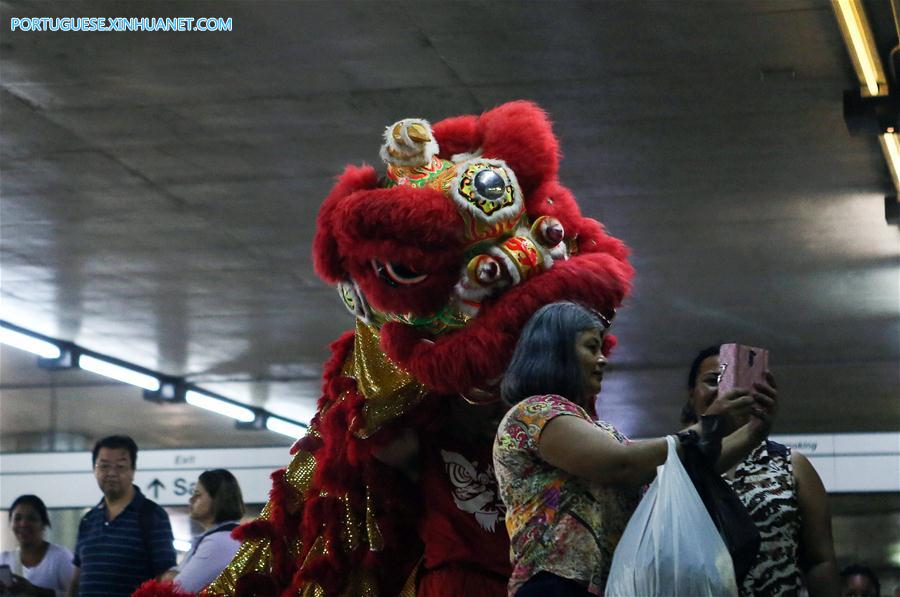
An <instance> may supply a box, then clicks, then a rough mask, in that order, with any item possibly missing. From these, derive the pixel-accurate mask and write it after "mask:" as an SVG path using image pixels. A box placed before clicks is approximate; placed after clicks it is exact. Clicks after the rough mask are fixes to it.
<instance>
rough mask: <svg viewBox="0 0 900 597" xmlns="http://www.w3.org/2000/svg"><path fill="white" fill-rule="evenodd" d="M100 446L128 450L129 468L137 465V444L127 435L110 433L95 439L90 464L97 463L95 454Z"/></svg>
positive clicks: (98, 451)
mask: <svg viewBox="0 0 900 597" xmlns="http://www.w3.org/2000/svg"><path fill="white" fill-rule="evenodd" d="M100 448H109V449H111V450H119V449H125V450H128V454H129V455H130V456H131V468H132V469H133V468H135V467H137V451H138V447H137V444H136V443H134V440H133V439H131V438H130V437H128V436H127V435H110V436H108V437H104V438H103V439H101V440H97V443H96V444H94V453H93V460H92V461H91V463H92V464H97V454H99V453H100Z"/></svg>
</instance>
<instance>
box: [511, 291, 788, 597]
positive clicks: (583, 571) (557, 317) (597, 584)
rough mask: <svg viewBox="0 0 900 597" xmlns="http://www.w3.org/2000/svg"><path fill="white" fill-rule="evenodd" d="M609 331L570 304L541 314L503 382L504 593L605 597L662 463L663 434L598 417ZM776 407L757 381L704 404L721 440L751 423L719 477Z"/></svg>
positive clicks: (698, 430)
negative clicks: (508, 565)
mask: <svg viewBox="0 0 900 597" xmlns="http://www.w3.org/2000/svg"><path fill="white" fill-rule="evenodd" d="M609 323H610V322H609V318H607V317H604V316H603V315H601V314H599V313H596V312H594V311H590V310H588V309H586V308H585V307H583V306H581V305H578V304H575V303H570V302H563V303H553V304H550V305H547V306H545V307H542V308H541V309H540V310H538V311H537V312H536V313H535V314H534V315H533V316H532V318H531V319H530V320H529V322H528V324H526V326H525V328H524V329H523V330H522V334H521V336H520V338H519V342H518V344H517V345H516V349H515V352H514V353H513V357H512V360H511V361H510V364H509V367H508V369H507V371H506V374H505V375H504V377H503V381H502V383H501V394H502V397H503V399H504V401H506V402H507V404H509V405H511V406H512V408H511V409H510V410H509V412H507V413H506V415H505V416H504V417H503V420H502V421H501V422H500V427H499V429H498V431H497V437H496V439H495V442H494V470H495V472H496V475H497V482H498V487H499V492H500V497H501V498H502V500H503V502H504V503H505V504H506V508H507V512H506V528H507V531H508V532H509V535H510V547H511V550H510V551H511V555H512V564H513V572H512V576H511V578H510V582H509V586H508V592H509V595H511V596H512V595H515V596H517V597H530V596H532V595H541V596H554V595H590V594H595V595H599V594H602V592H603V589H604V587H605V585H606V580H607V577H608V576H609V567H610V563H611V561H612V554H613V551H614V550H615V548H616V544H617V543H618V541H619V538H620V537H621V535H622V531H623V530H624V529H625V525H626V523H627V522H628V518H629V517H630V516H631V514H632V512H633V511H634V509H635V507H636V506H637V504H638V501H639V497H640V487H641V486H642V485H644V484H646V483H648V482H649V481H651V480H652V479H653V478H654V476H655V475H656V467H657V466H659V465H661V464H663V463H664V462H665V460H666V455H667V452H668V444H667V441H666V439H665V438H658V439H651V440H646V441H639V442H630V441H628V440H626V439H625V438H624V437H623V436H622V435H621V434H620V433H619V432H618V431H617V430H616V429H615V427H613V426H612V425H611V424H609V423H606V422H602V421H595V420H594V416H593V415H594V402H595V398H596V396H597V394H598V393H599V391H600V386H601V383H602V380H603V373H604V369H605V367H606V363H607V360H606V357H605V355H604V350H605V349H606V347H607V346H608V343H607V342H606V330H607V328H608V327H609ZM775 401H776V393H775V391H774V389H773V388H771V387H770V386H768V385H767V384H761V385H760V386H759V387H758V388H757V389H756V391H755V392H753V393H750V392H748V391H746V390H735V391H733V392H729V393H727V394H725V395H723V396H721V397H717V398H716V400H715V401H713V403H712V404H710V405H709V407H708V409H707V414H708V415H710V416H713V415H717V416H718V417H719V421H718V423H719V428H720V430H721V431H722V432H723V433H728V432H730V431H732V430H733V429H735V428H736V425H735V424H734V421H735V420H737V419H744V420H748V422H746V424H744V425H743V426H742V427H740V429H738V430H737V431H735V432H734V433H732V434H731V435H730V436H729V437H727V438H725V439H724V440H723V441H722V449H721V454H720V456H719V459H718V461H717V468H718V470H725V469H727V468H728V467H730V466H731V465H733V464H734V463H737V462H739V461H740V460H742V459H743V458H744V457H745V456H746V455H747V454H748V453H749V452H750V450H751V449H752V448H753V447H754V446H756V445H758V444H759V443H760V442H761V441H763V439H765V437H766V436H767V435H768V432H769V428H770V426H771V416H772V413H773V412H774V409H775ZM710 422H711V420H710ZM712 427H713V426H711V425H701V424H699V423H695V424H693V425H691V427H689V428H688V429H686V430H685V431H683V432H682V433H681V434H679V436H680V437H684V438H686V439H693V440H695V439H696V438H697V436H698V435H700V436H702V435H703V433H704V429H710V428H712ZM690 436H692V437H690ZM704 439H706V440H707V441H715V439H716V438H714V437H711V436H706V437H705V438H704ZM679 451H680V448H679Z"/></svg>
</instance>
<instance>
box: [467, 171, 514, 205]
mask: <svg viewBox="0 0 900 597" xmlns="http://www.w3.org/2000/svg"><path fill="white" fill-rule="evenodd" d="M474 185H475V191H476V192H477V193H478V194H479V195H481V196H482V197H484V198H485V199H490V200H492V201H496V200H498V199H500V198H501V197H503V194H504V193H505V192H506V181H505V180H503V177H502V176H500V175H499V174H497V172H496V171H494V170H492V169H491V168H485V169H484V170H482V171H480V172H479V173H478V174H476V175H475V180H474Z"/></svg>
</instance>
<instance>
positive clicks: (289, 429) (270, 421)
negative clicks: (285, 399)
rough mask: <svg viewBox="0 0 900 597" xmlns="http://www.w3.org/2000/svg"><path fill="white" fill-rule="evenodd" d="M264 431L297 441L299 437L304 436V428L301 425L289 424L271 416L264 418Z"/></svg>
mask: <svg viewBox="0 0 900 597" xmlns="http://www.w3.org/2000/svg"><path fill="white" fill-rule="evenodd" d="M266 429H268V430H269V431H274V432H275V433H280V434H281V435H286V436H288V437H290V438H292V439H298V438H300V437H301V436H303V435H306V428H305V427H304V426H303V425H298V424H297V423H291V422H290V421H287V420H285V419H282V418H279V417H273V416H269V417H267V418H266Z"/></svg>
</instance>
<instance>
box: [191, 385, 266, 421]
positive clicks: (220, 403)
mask: <svg viewBox="0 0 900 597" xmlns="http://www.w3.org/2000/svg"><path fill="white" fill-rule="evenodd" d="M184 400H185V402H187V403H188V404H190V405H192V406H196V407H199V408H204V409H206V410H208V411H211V412H214V413H216V414H219V415H223V416H226V417H231V418H232V419H236V420H238V421H241V422H242V423H250V422H251V421H253V420H254V419H255V418H256V413H255V412H253V410H251V409H249V408H247V407H246V406H240V405H238V404H235V403H234V402H229V401H228V400H222V399H221V398H215V397H213V396H210V395H209V394H201V393H200V392H198V391H196V390H188V391H187V392H185V393H184Z"/></svg>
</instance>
